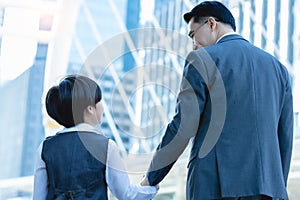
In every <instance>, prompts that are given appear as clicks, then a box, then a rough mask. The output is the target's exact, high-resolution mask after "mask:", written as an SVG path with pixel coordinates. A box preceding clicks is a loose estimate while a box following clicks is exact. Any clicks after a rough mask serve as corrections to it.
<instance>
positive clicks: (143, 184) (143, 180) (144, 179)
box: [140, 175, 150, 186]
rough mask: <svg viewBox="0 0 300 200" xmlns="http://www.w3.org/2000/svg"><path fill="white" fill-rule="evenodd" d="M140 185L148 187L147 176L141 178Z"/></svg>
mask: <svg viewBox="0 0 300 200" xmlns="http://www.w3.org/2000/svg"><path fill="white" fill-rule="evenodd" d="M140 184H141V186H150V183H149V181H148V178H147V176H145V175H143V178H142V180H141V183H140Z"/></svg>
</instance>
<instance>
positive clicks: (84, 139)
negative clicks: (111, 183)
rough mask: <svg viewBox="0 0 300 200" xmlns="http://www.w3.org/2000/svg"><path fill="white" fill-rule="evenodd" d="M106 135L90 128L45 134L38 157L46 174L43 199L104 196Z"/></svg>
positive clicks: (102, 197) (105, 185) (97, 197)
mask: <svg viewBox="0 0 300 200" xmlns="http://www.w3.org/2000/svg"><path fill="white" fill-rule="evenodd" d="M107 148H108V139H107V138H106V137H105V136H103V135H100V134H96V133H92V132H82V131H80V132H66V133H59V134H56V135H55V136H50V137H48V138H46V140H45V141H44V143H43V150H42V159H43V160H44V162H45V163H46V170H47V175H48V194H47V200H50V199H51V200H53V199H56V200H59V199H78V200H79V199H93V200H98V199H99V200H100V199H101V200H102V199H103V200H107V199H108V198H107V183H106V179H105V169H106V158H107Z"/></svg>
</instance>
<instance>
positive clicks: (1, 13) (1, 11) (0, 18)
mask: <svg viewBox="0 0 300 200" xmlns="http://www.w3.org/2000/svg"><path fill="white" fill-rule="evenodd" d="M4 11H5V9H4V8H2V7H0V26H3V22H4Z"/></svg>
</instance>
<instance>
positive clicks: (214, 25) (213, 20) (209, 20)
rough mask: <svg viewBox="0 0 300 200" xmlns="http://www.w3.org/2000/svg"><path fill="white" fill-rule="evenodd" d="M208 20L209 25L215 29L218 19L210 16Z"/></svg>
mask: <svg viewBox="0 0 300 200" xmlns="http://www.w3.org/2000/svg"><path fill="white" fill-rule="evenodd" d="M207 21H208V24H209V27H210V28H211V29H215V28H216V20H215V18H213V17H209V18H208V20H207Z"/></svg>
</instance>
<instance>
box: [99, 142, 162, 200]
mask: <svg viewBox="0 0 300 200" xmlns="http://www.w3.org/2000/svg"><path fill="white" fill-rule="evenodd" d="M105 176H106V181H107V185H108V188H109V189H110V191H111V193H112V194H113V195H114V196H115V197H116V198H118V199H120V200H123V199H126V200H137V199H153V198H154V196H155V195H156V193H157V189H156V187H155V186H137V185H133V184H131V183H130V180H129V176H128V174H127V172H126V169H125V165H124V162H123V160H122V157H121V154H120V151H119V149H118V148H117V146H116V144H115V143H114V142H113V141H111V140H110V141H109V143H108V151H107V163H106V174H105Z"/></svg>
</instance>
